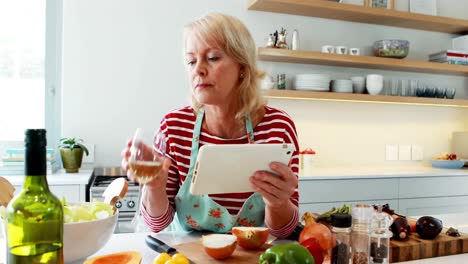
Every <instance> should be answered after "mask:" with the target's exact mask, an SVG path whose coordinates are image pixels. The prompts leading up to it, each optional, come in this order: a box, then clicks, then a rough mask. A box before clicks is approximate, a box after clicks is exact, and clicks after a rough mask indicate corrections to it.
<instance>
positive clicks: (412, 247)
mask: <svg viewBox="0 0 468 264" xmlns="http://www.w3.org/2000/svg"><path fill="white" fill-rule="evenodd" d="M446 231H447V229H446V228H444V229H443V230H442V232H441V233H440V234H439V235H438V236H437V237H436V238H435V239H432V240H431V239H422V238H420V237H419V235H418V234H417V233H416V232H414V233H412V234H411V235H410V237H409V239H408V240H406V241H396V240H393V239H392V240H391V241H390V247H391V251H390V263H393V262H401V261H408V260H416V259H424V258H433V257H441V256H448V255H456V254H462V253H468V235H467V234H463V233H461V236H460V237H452V236H448V235H446V234H445V232H446Z"/></svg>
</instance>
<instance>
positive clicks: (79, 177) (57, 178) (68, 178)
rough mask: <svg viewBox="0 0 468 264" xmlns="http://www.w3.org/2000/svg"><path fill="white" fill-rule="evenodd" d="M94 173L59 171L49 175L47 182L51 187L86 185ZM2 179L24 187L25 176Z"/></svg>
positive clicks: (87, 170) (88, 171) (82, 170)
mask: <svg viewBox="0 0 468 264" xmlns="http://www.w3.org/2000/svg"><path fill="white" fill-rule="evenodd" d="M92 173H93V170H92V169H81V170H80V171H79V172H78V173H66V172H65V170H58V171H57V172H55V173H53V174H48V175H47V182H48V183H49V185H74V184H84V185H86V184H88V180H89V177H91V174H92ZM2 177H4V178H5V179H7V180H9V181H10V182H11V184H13V185H14V186H22V185H23V181H24V175H8V176H2Z"/></svg>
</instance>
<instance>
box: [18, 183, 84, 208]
mask: <svg viewBox="0 0 468 264" xmlns="http://www.w3.org/2000/svg"><path fill="white" fill-rule="evenodd" d="M15 188H16V191H15V195H16V194H18V193H19V192H20V191H21V190H22V189H23V186H15ZM49 188H50V191H51V192H52V193H53V194H54V195H55V196H56V197H57V198H58V199H59V200H62V197H65V199H66V201H67V202H70V203H78V202H84V201H85V199H84V198H83V197H84V185H83V186H81V185H79V184H67V185H50V186H49Z"/></svg>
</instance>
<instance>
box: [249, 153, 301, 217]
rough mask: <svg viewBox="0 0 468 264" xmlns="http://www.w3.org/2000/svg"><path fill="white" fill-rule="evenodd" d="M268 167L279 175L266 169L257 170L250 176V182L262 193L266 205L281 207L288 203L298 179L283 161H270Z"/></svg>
mask: <svg viewBox="0 0 468 264" xmlns="http://www.w3.org/2000/svg"><path fill="white" fill-rule="evenodd" d="M270 168H271V170H273V171H274V172H276V173H278V174H279V175H280V176H278V175H274V174H272V173H270V172H268V171H257V172H255V174H254V175H253V176H252V177H250V184H251V185H252V187H253V189H254V190H255V191H256V192H258V193H260V195H262V197H263V200H264V201H265V204H266V205H267V206H268V207H270V208H281V207H283V206H285V205H286V204H287V203H289V198H291V196H292V195H293V193H294V191H295V189H296V186H297V182H298V180H297V177H296V175H294V173H293V171H292V170H291V168H289V166H287V165H285V164H283V163H280V162H272V163H270Z"/></svg>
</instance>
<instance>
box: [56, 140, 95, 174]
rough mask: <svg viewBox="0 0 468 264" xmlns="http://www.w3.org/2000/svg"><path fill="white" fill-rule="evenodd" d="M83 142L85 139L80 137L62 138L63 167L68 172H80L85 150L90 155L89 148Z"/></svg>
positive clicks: (61, 154) (60, 147)
mask: <svg viewBox="0 0 468 264" xmlns="http://www.w3.org/2000/svg"><path fill="white" fill-rule="evenodd" d="M82 142H83V140H82V139H78V138H62V139H60V145H59V149H60V157H61V158H62V164H63V168H64V169H65V171H66V172H67V173H76V172H78V170H79V169H80V168H81V161H82V160H83V152H84V153H86V156H88V155H89V151H88V149H87V148H86V146H85V145H83V144H82Z"/></svg>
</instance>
